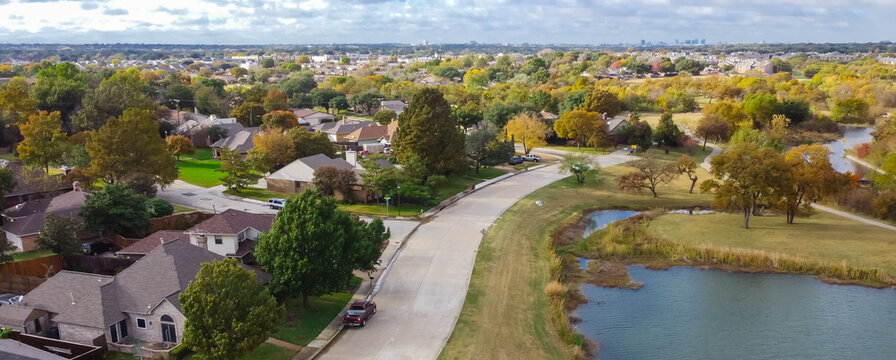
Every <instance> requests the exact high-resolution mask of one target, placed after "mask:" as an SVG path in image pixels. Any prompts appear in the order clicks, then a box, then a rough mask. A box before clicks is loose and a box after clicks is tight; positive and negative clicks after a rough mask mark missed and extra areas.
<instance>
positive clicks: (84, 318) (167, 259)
mask: <svg viewBox="0 0 896 360" xmlns="http://www.w3.org/2000/svg"><path fill="white" fill-rule="evenodd" d="M222 259H224V257H223V256H220V255H217V254H215V253H213V252H210V251H208V250H206V249H203V248H200V247H198V246H193V245H191V244H190V243H189V242H187V241H184V240H174V241H171V242H167V243H165V244H162V245H161V246H158V247H156V248H155V249H154V250H152V251H150V252H149V254H147V255H146V256H144V257H142V258H141V259H140V260H137V262H135V263H134V264H133V265H131V266H130V267H128V268H127V269H125V270H124V271H122V272H121V273H119V274H118V275H116V276H115V277H109V276H101V275H94V274H84V273H77V272H71V271H63V272H60V273H59V274H57V275H56V276H53V277H52V278H50V279H49V280H47V281H46V282H44V283H43V284H41V285H40V286H38V287H37V289H34V290H32V291H31V292H30V293H28V294H27V295H25V299H24V300H23V301H22V302H21V303H20V304H22V305H23V306H30V307H34V308H36V309H41V310H47V311H49V312H54V313H59V315H57V316H56V317H54V318H53V321H56V322H60V323H69V324H77V325H82V326H89V327H94V328H105V327H106V326H108V325H110V324H112V323H115V322H118V321H120V320H122V319H124V318H125V317H126V315H125V313H136V314H147V313H149V312H151V311H152V309H154V308H155V307H156V306H158V305H159V304H160V303H161V302H162V301H164V300H168V301H169V302H171V304H172V305H174V306H175V307H176V308H177V309H178V310H181V305H180V302H179V301H178V300H177V295H178V294H180V293H183V292H184V290H185V289H186V288H187V285H188V284H189V283H190V282H191V281H193V279H195V278H196V274H197V273H198V272H199V267H200V266H201V265H202V263H207V262H212V261H215V260H218V261H220V260H222ZM244 267H245V268H247V269H250V270H252V269H251V268H249V267H246V266H244ZM255 273H256V278H257V279H258V280H260V281H269V280H270V275H268V274H266V273H264V272H261V271H255ZM70 293H71V294H73V295H72V296H71V297H70V296H66V294H70ZM74 294H76V295H77V296H75V295H74ZM71 298H74V299H75V303H74V304H71V300H70V299H71ZM51 308H52V309H51ZM53 309H56V310H53ZM59 309H62V310H61V311H58V310H59Z"/></svg>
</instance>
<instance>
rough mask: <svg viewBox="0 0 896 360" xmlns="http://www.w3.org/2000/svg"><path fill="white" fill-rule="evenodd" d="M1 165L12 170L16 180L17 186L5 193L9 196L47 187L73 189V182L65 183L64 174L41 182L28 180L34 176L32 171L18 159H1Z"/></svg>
mask: <svg viewBox="0 0 896 360" xmlns="http://www.w3.org/2000/svg"><path fill="white" fill-rule="evenodd" d="M0 167H6V168H9V169H10V170H12V178H13V180H15V181H16V187H15V188H13V189H12V191H10V192H9V193H7V194H6V195H5V196H7V197H9V196H19V195H25V194H33V193H41V192H44V191H46V190H45V189H46V188H49V189H50V190H63V189H71V185H72V184H67V183H65V182H64V181H63V180H64V178H63V176H62V175H59V176H50V177H49V179H50V180H51V181H52V182H51V183H48V184H47V183H45V184H40V183H39V182H35V181H28V180H30V179H29V178H28V177H29V176H32V175H31V174H30V171H29V170H27V169H25V168H24V167H23V166H22V164H20V163H18V162H16V161H6V160H2V161H0ZM35 172H41V173H43V170H35ZM42 187H44V188H42Z"/></svg>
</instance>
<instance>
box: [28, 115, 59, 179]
mask: <svg viewBox="0 0 896 360" xmlns="http://www.w3.org/2000/svg"><path fill="white" fill-rule="evenodd" d="M61 126H62V122H61V121H60V120H59V112H58V111H54V112H51V113H47V112H46V111H41V112H40V114H37V115H31V117H29V118H28V121H27V122H26V123H24V124H22V125H21V126H20V129H21V131H22V137H24V138H25V140H23V141H22V142H20V143H19V145H18V146H17V147H16V152H17V153H18V154H19V157H20V158H22V160H25V162H26V163H28V164H31V165H37V166H40V167H41V168H43V169H44V172H46V173H49V172H50V164H55V163H57V162H59V159H60V158H61V157H62V152H63V149H64V147H63V146H64V144H65V139H66V137H65V134H63V133H62V130H61V129H60V127H61Z"/></svg>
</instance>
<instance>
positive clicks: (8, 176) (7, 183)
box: [0, 167, 16, 264]
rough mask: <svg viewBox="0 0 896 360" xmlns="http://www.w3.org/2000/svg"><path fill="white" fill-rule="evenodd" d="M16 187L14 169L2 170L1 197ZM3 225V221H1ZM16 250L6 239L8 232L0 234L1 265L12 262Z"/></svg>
mask: <svg viewBox="0 0 896 360" xmlns="http://www.w3.org/2000/svg"><path fill="white" fill-rule="evenodd" d="M15 187H16V181H15V179H13V175H12V169H10V168H8V167H7V168H0V196H5V195H6V193H8V192H10V191H12V190H13V189H15ZM0 223H2V219H0ZM15 250H16V246H15V245H13V243H12V241H9V239H7V238H6V232H0V264H5V263H7V262H11V261H12V253H13V252H14V251H15Z"/></svg>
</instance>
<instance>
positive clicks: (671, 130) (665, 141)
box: [653, 112, 684, 146]
mask: <svg viewBox="0 0 896 360" xmlns="http://www.w3.org/2000/svg"><path fill="white" fill-rule="evenodd" d="M682 136H684V133H683V132H682V131H681V129H679V128H678V125H677V124H675V122H674V121H672V113H669V112H665V113H663V116H662V117H660V123H659V124H657V126H656V129H655V130H654V131H653V139H654V140H655V141H656V142H657V144H659V145H662V146H678V145H680V144H681V138H682Z"/></svg>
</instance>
